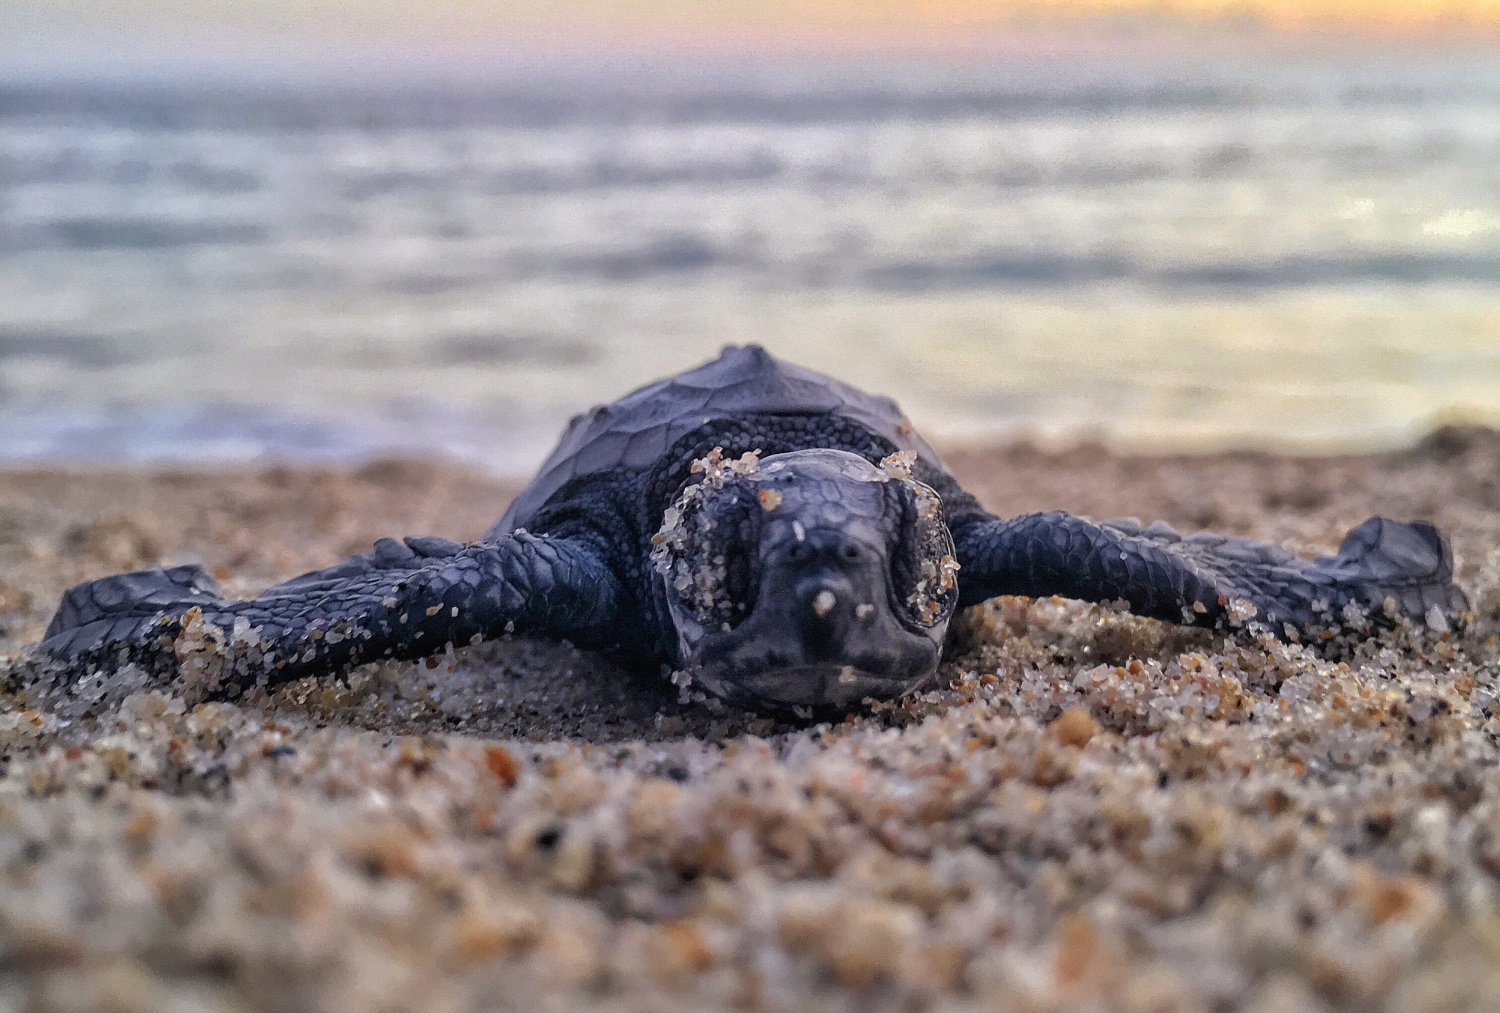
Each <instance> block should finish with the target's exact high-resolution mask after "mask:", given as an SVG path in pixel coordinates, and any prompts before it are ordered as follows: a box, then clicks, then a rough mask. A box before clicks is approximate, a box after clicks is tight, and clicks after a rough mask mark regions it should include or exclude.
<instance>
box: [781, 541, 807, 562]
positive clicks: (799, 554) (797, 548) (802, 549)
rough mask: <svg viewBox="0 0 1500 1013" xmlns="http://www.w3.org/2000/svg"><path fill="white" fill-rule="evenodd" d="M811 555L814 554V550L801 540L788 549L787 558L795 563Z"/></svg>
mask: <svg viewBox="0 0 1500 1013" xmlns="http://www.w3.org/2000/svg"><path fill="white" fill-rule="evenodd" d="M810 555H812V550H811V549H809V548H808V547H807V546H806V545H804V544H802V543H801V542H798V543H796V544H795V545H793V546H791V548H789V549H787V550H786V558H787V559H790V560H791V561H792V562H794V563H796V562H801V561H802V560H804V559H806V558H807V557H808V556H810Z"/></svg>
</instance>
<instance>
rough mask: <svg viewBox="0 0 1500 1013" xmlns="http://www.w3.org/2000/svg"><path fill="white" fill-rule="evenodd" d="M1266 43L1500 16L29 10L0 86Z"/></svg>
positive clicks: (919, 1)
mask: <svg viewBox="0 0 1500 1013" xmlns="http://www.w3.org/2000/svg"><path fill="white" fill-rule="evenodd" d="M1268 38H1271V39H1280V40H1283V41H1292V42H1295V41H1297V40H1316V41H1319V42H1322V43H1330V42H1332V43H1345V44H1348V43H1353V44H1360V43H1363V42H1371V41H1375V42H1383V43H1385V44H1390V43H1393V42H1394V43H1397V44H1408V43H1411V42H1412V41H1414V40H1415V41H1419V42H1422V43H1423V44H1431V43H1465V44H1473V43H1475V42H1476V41H1477V42H1479V43H1481V44H1484V45H1489V44H1496V45H1500V0H233V2H224V0H20V2H14V3H0V77H15V76H18V75H20V76H25V75H27V74H29V73H33V72H38V73H41V72H59V73H68V72H70V71H74V72H80V73H88V72H91V71H108V70H110V69H116V70H129V69H132V68H136V69H145V70H150V69H157V70H170V69H172V68H174V67H176V68H180V69H205V68H214V67H219V68H234V67H254V66H257V65H259V66H263V67H267V68H275V67H282V66H297V65H301V66H305V67H319V66H322V67H340V66H347V67H354V68H357V67H359V66H361V65H366V66H370V67H375V66H379V65H381V64H387V65H394V64H399V63H400V62H402V61H411V62H414V63H416V64H420V63H422V62H423V61H439V62H441V61H443V60H479V61H483V60H486V59H491V60H497V61H510V62H514V63H518V64H525V63H527V62H542V63H545V62H548V61H552V60H558V59H562V60H578V61H584V62H586V61H588V60H590V59H600V58H604V59H609V58H620V59H632V58H639V59H646V60H649V59H651V58H653V57H663V56H683V55H685V56H689V57H691V56H702V57H706V58H710V59H712V58H716V57H721V56H728V57H744V58H747V59H752V60H753V59H756V58H774V57H777V56H823V55H855V56H858V55H866V54H887V53H898V54H899V53H907V54H915V55H939V56H941V55H945V54H962V53H969V52H973V53H981V54H983V53H1002V54H1003V53H1011V52H1015V53H1023V54H1024V53H1027V52H1046V51H1048V50H1067V49H1069V48H1070V47H1083V48H1088V47H1090V46H1092V47H1095V48H1097V47H1100V46H1109V45H1114V44H1119V42H1120V40H1122V39H1127V40H1136V41H1140V40H1143V39H1150V40H1165V44H1168V45H1171V44H1173V43H1174V42H1175V43H1177V44H1181V43H1182V42H1183V40H1185V39H1186V40H1191V41H1192V43H1193V44H1199V43H1201V42H1203V41H1204V40H1215V41H1226V40H1227V41H1229V42H1233V41H1235V40H1241V41H1243V40H1245V39H1252V40H1256V41H1257V42H1263V41H1265V40H1266V39H1268ZM391 61H394V64H391Z"/></svg>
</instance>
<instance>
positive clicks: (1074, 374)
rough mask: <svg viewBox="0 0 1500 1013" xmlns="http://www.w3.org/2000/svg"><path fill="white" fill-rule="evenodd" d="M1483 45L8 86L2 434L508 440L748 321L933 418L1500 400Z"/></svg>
mask: <svg viewBox="0 0 1500 1013" xmlns="http://www.w3.org/2000/svg"><path fill="white" fill-rule="evenodd" d="M1497 166H1500V59H1496V60H1493V61H1490V62H1488V63H1486V62H1484V61H1482V60H1475V59H1471V60H1467V61H1464V62H1461V63H1460V62H1453V61H1446V62H1445V61H1443V60H1438V59H1433V60H1428V61H1425V62H1423V61H1412V62H1409V63H1405V64H1402V65H1400V66H1394V67H1393V66H1385V65H1375V64H1373V63H1358V62H1355V61H1353V60H1343V61H1323V62H1320V63H1319V62H1312V61H1302V62H1300V63H1293V62H1268V63H1267V64H1266V65H1264V66H1261V67H1250V66H1239V67H1236V68H1223V67H1206V66H1202V65H1199V66H1188V65H1186V64H1183V65H1181V66H1177V65H1163V66H1159V67H1152V68H1143V67H1140V66H1134V67H1130V68H1121V67H1108V66H1103V65H1095V66H1089V67H1079V66H1076V65H1073V66H1069V65H1062V64H1048V63H1041V62H1038V63H1035V64H1026V65H1014V66H1008V67H994V66H990V67H981V66H977V65H976V66H967V67H956V68H955V67H950V68H946V69H942V70H941V71H940V72H928V73H921V74H917V73H907V72H905V71H904V70H903V69H902V68H899V67H894V66H892V67H876V68H874V69H870V70H867V71H863V72H860V73H841V74H818V73H809V74H801V75H779V74H777V73H774V72H766V73H762V74H759V75H749V74H741V75H733V74H724V75H721V76H713V75H699V76H697V77H692V76H688V75H673V74H658V75H654V76H653V75H648V74H640V73H636V74H624V73H621V74H620V75H618V76H611V75H609V74H600V75H597V76H593V77H577V78H566V79H565V78H562V77H559V78H556V79H547V80H541V79H537V80H526V79H504V80H497V81H489V82H485V81H482V80H481V81H476V80H465V81H463V82H459V83H450V84H446V85H442V86H439V85H437V84H427V85H414V84H411V83H410V82H408V83H404V84H400V85H397V84H383V85H382V84H365V85H360V86H355V85H352V84H348V83H345V84H342V85H327V84H325V85H316V86H315V85H304V86H294V85H291V84H277V85H272V84H268V83H266V82H264V81H261V82H258V83H253V84H252V83H246V84H244V85H238V86H237V85H233V84H227V83H223V82H220V83H217V84H212V85H204V84H199V85H193V86H188V85H185V84H184V85H177V86H174V85H171V84H165V83H155V84H132V85H121V84H116V85H110V86H105V85H102V84H94V85H90V84H76V83H75V84H68V83H57V82H53V83H27V82H11V83H9V84H6V85H3V86H0V458H3V459H8V460H12V461H15V460H23V461H35V460H85V461H102V462H118V463H129V462H139V461H148V460H175V461H190V462H192V461H209V462H213V461H237V460H245V459H260V458H278V459H279V458H290V459H304V458H316V459H338V460H358V459H362V458H368V457H372V456H376V455H380V454H387V453H430V452H444V453H447V454H450V455H454V456H457V457H460V458H463V459H466V460H470V461H474V462H477V463H479V464H481V465H483V466H485V467H487V468H490V469H492V470H494V471H496V472H498V473H501V474H507V475H510V474H521V473H524V472H526V471H527V470H528V469H529V468H531V467H532V466H534V465H535V464H536V463H537V462H538V461H539V460H540V458H541V456H542V455H543V454H545V452H546V450H547V449H548V447H549V446H550V444H551V442H552V440H553V439H554V437H555V436H556V434H557V432H558V430H559V429H560V428H561V426H562V425H563V424H564V423H565V422H566V420H567V419H568V418H569V417H570V416H571V415H572V414H574V413H575V412H577V411H579V410H581V409H583V408H586V407H588V406H589V405H591V404H593V403H596V402H599V401H604V400H609V399H611V398H613V397H615V396H616V395H618V394H620V393H622V392H624V391H626V390H628V389H630V388H632V387H633V386H636V385H638V384H640V383H644V382H647V381H650V380H652V379H655V378H657V377H659V376H661V375H664V374H666V373H669V372H673V371H676V370H679V369H681V368H684V367H686V366H689V365H692V364H694V363H697V362H700V361H702V360H704V359H707V358H710V357H712V356H713V355H714V354H715V353H716V352H717V350H718V349H719V348H720V347H721V346H723V345H725V344H728V343H743V342H752V341H753V342H759V343H761V344H764V345H766V346H767V347H768V348H770V349H771V350H772V351H774V352H776V353H778V354H781V355H785V356H787V357H790V358H792V359H795V360H796V361H799V362H801V363H804V364H806V365H808V366H812V367H814V368H818V369H822V370H825V371H829V372H832V373H835V374H837V375H838V376H840V377H841V378H843V379H846V380H848V381H850V382H853V383H857V384H860V385H863V386H866V387H869V388H871V389H875V390H879V391H883V392H886V393H890V394H892V395H894V396H896V397H897V398H898V399H899V400H900V401H901V402H902V403H903V406H904V407H905V408H906V409H907V412H908V414H909V415H910V416H911V417H912V418H913V419H914V420H915V421H916V423H917V424H918V425H919V426H920V427H921V428H922V429H923V430H924V432H927V433H928V434H929V435H930V436H931V437H933V438H934V439H936V440H938V441H943V442H947V443H949V444H955V443H965V442H968V443H974V442H982V441H987V440H996V439H1014V438H1025V439H1031V440H1036V441H1039V442H1042V443H1046V444H1056V443H1065V442H1070V441H1079V440H1100V441H1104V442H1106V443H1110V444H1112V445H1116V446H1122V447H1130V448H1139V449H1163V450H1181V449H1218V448H1226V447H1273V448H1279V449H1293V450H1303V451H1309V452H1315V453H1316V452H1323V451H1332V450H1343V449H1351V448H1378V447H1389V446H1396V445H1399V444H1402V443H1404V442H1406V441H1409V440H1411V439H1414V438H1416V437H1417V436H1419V435H1420V434H1422V433H1423V432H1425V431H1427V430H1429V429H1430V428H1431V427H1433V426H1434V425H1437V424H1440V423H1442V422H1445V421H1479V422H1486V421H1487V422H1490V423H1495V424H1500V168H1497Z"/></svg>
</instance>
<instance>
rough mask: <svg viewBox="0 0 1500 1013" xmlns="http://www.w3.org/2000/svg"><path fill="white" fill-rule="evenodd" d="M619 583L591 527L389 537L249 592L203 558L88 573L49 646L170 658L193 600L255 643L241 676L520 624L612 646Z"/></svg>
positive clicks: (66, 652)
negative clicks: (484, 538) (95, 576)
mask: <svg viewBox="0 0 1500 1013" xmlns="http://www.w3.org/2000/svg"><path fill="white" fill-rule="evenodd" d="M620 597H621V592H620V586H619V582H618V580H617V578H616V577H615V575H614V573H613V572H612V570H611V568H610V567H609V565H608V564H607V562H606V561H605V559H604V556H603V554H602V553H601V552H600V551H599V550H598V548H597V547H595V546H594V545H592V544H591V543H589V542H588V541H586V540H583V539H577V538H569V539H551V538H546V537H541V536H535V535H530V534H526V533H517V534H513V535H507V536H506V537H504V538H502V539H499V540H498V541H494V542H487V543H481V544H478V545H460V544H458V543H457V542H450V541H447V540H445V539H441V538H408V539H406V540H405V541H404V542H397V541H394V540H391V539H382V540H381V541H379V542H377V543H376V545H375V550H374V551H373V552H370V553H367V554H365V555H361V556H355V557H354V558H352V559H350V560H348V561H347V562H344V563H341V564H339V565H338V566H335V567H331V568H329V569H327V570H319V571H316V572H313V573H308V574H304V575H303V576H301V577H297V578H294V579H292V580H290V581H287V582H286V583H284V584H279V585H277V586H276V587H273V588H270V589H268V590H267V591H266V592H265V593H264V594H262V595H260V597H258V598H254V599H252V600H249V601H241V600H235V599H229V598H225V597H223V596H222V595H221V594H220V593H219V590H218V587H217V586H216V585H215V584H214V583H213V581H212V579H210V578H209V577H208V575H207V574H205V573H204V572H203V571H202V570H201V569H199V568H198V567H186V566H183V567H172V568H168V569H163V568H160V567H158V568H156V569H153V570H141V571H137V572H135V573H126V574H119V575H117V576H113V577H104V578H101V579H99V580H94V581H90V582H88V583H86V584H81V585H79V586H78V587H75V588H74V589H73V590H71V591H69V592H68V593H67V595H66V596H64V598H63V602H62V605H61V606H60V607H59V608H58V611H57V615H56V617H55V618H54V619H53V621H52V625H51V627H50V628H49V629H48V630H47V636H46V639H44V640H43V641H42V645H41V646H42V650H43V651H44V652H46V653H49V654H52V655H53V656H55V657H59V658H63V659H70V660H71V659H78V660H82V661H85V662H89V663H97V664H105V665H110V666H112V665H115V664H118V663H119V662H120V660H122V659H123V660H127V661H140V662H143V663H152V662H154V663H157V664H159V663H160V662H161V661H163V660H170V658H171V653H170V652H171V651H172V650H173V649H174V645H175V644H176V643H177V640H178V636H179V635H180V634H181V633H182V632H183V630H184V625H185V624H188V623H190V622H191V620H192V618H194V617H195V616H194V613H193V612H192V610H193V609H200V610H201V612H202V621H203V622H205V623H207V624H209V625H210V626H212V627H213V628H215V629H217V630H218V631H219V632H220V633H222V634H223V637H222V639H223V640H224V641H225V642H230V641H243V642H247V643H250V644H252V645H254V647H255V650H256V652H257V655H258V657H257V660H256V664H254V665H253V666H249V668H253V669H255V671H251V670H248V668H247V667H246V666H239V667H235V668H234V674H233V675H232V676H228V677H229V678H230V679H231V681H244V682H246V683H254V682H256V681H260V680H261V679H265V680H266V681H269V682H280V681H283V680H286V679H292V678H298V677H301V676H304V675H318V674H328V673H333V672H338V671H341V670H343V669H345V668H348V667H349V666H351V665H356V664H359V663H361V662H364V661H372V660H375V659H378V658H419V657H424V656H426V655H430V654H436V653H440V652H441V651H443V650H444V649H445V648H446V646H447V645H449V644H452V645H454V646H463V645H465V644H469V643H472V642H475V641H476V640H477V639H485V638H489V637H495V636H499V635H501V634H503V633H509V632H520V633H544V634H549V635H552V636H556V637H567V638H569V639H571V640H573V641H574V642H575V643H578V644H580V645H583V646H592V647H602V646H608V645H609V644H610V643H611V642H612V640H613V639H615V638H617V637H618V636H619V629H618V627H619V623H618V621H617V620H618V604H619V601H620ZM226 675H227V673H226Z"/></svg>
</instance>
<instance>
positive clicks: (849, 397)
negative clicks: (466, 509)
mask: <svg viewBox="0 0 1500 1013" xmlns="http://www.w3.org/2000/svg"><path fill="white" fill-rule="evenodd" d="M756 413H762V414H768V415H821V414H827V415H841V416H843V417H845V418H847V419H850V420H851V421H854V422H857V423H859V424H860V425H862V426H864V427H865V428H866V429H868V430H870V431H871V432H873V433H875V434H876V435H878V436H881V437H884V438H885V439H886V440H889V441H890V442H891V443H892V444H893V445H894V446H895V447H896V449H897V450H905V451H911V452H913V453H915V454H916V455H917V456H918V457H919V458H921V459H922V460H924V461H926V462H927V463H928V464H930V465H931V466H933V467H934V468H937V469H939V470H944V469H943V464H942V461H941V460H940V459H939V458H938V455H937V453H936V451H934V450H933V449H932V447H930V446H928V444H927V441H925V440H923V439H922V438H921V437H920V436H918V435H917V434H916V432H915V431H914V430H913V429H912V427H911V423H910V422H908V421H907V419H906V416H904V415H903V414H902V413H901V409H900V408H899V407H897V405H896V402H895V401H892V400H891V399H890V398H888V397H880V396H877V395H874V394H866V393H865V392H864V391H862V390H856V389H855V388H853V387H850V386H848V385H847V384H843V383H839V382H838V381H837V380H834V379H831V378H829V377H827V376H824V375H823V374H822V373H816V372H814V371H812V370H810V369H804V368H803V367H801V366H794V365H792V364H790V363H786V362H782V361H780V360H779V359H777V358H775V357H774V356H772V355H771V353H769V352H767V351H766V350H765V349H764V348H761V347H760V346H759V345H746V346H744V347H738V346H734V345H731V346H729V347H727V348H725V349H724V351H723V352H722V353H721V354H720V355H719V357H718V358H717V359H715V360H714V361H712V362H710V363H707V364H705V365H702V366H699V367H698V368H697V369H692V370H688V371H687V372H686V373H680V374H678V375H677V376H674V377H670V378H669V379H666V380H659V381H657V382H656V383H653V384H650V385H648V386H645V387H642V388H640V389H639V390H636V391H632V392H631V393H629V394H626V395H625V396H624V397H622V398H620V399H619V400H618V401H615V402H613V403H612V404H607V405H600V406H598V407H596V408H593V409H591V410H590V411H587V412H585V413H584V414H582V415H578V416H575V417H574V419H573V420H572V421H571V422H569V423H568V428H567V429H566V430H565V431H564V432H563V435H562V439H561V440H559V441H558V444H557V447H556V448H555V449H554V450H553V451H552V453H551V454H550V455H548V457H547V460H546V461H545V462H543V464H542V466H541V469H540V470H539V471H538V472H537V474H536V477H535V478H533V479H532V480H531V483H530V484H529V485H528V486H527V487H526V488H525V489H524V490H523V491H522V492H521V494H520V495H519V496H517V497H516V499H515V502H514V503H512V504H511V505H510V509H508V510H506V511H505V515H504V516H503V517H501V518H500V520H499V522H498V523H496V524H495V526H494V527H493V528H491V529H490V537H492V538H493V537H498V536H500V535H503V534H506V533H508V532H510V531H513V530H514V529H516V528H518V527H524V526H525V525H526V523H527V522H528V521H529V520H530V519H531V517H532V516H533V515H534V514H535V513H536V511H537V510H539V509H540V508H541V507H542V506H543V505H544V504H546V503H547V501H548V500H549V499H551V498H552V497H553V496H554V495H555V494H556V493H557V491H558V490H559V489H561V488H562V487H563V486H565V485H567V484H568V482H570V481H572V480H573V479H575V478H578V477H579V476H581V475H590V474H594V473H597V472H601V471H610V470H613V469H615V468H628V469H633V470H645V469H649V468H651V467H653V466H654V465H655V464H656V463H657V462H658V461H660V460H661V458H662V455H664V454H666V453H667V451H668V450H670V449H671V447H672V446H673V445H674V444H675V443H676V442H677V441H678V440H679V439H681V438H682V437H683V436H686V435H687V434H688V433H690V432H692V431H693V430H694V429H697V428H698V427H699V426H702V425H705V424H706V423H709V422H712V421H714V420H716V419H725V418H738V417H742V416H745V415H750V414H756Z"/></svg>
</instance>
